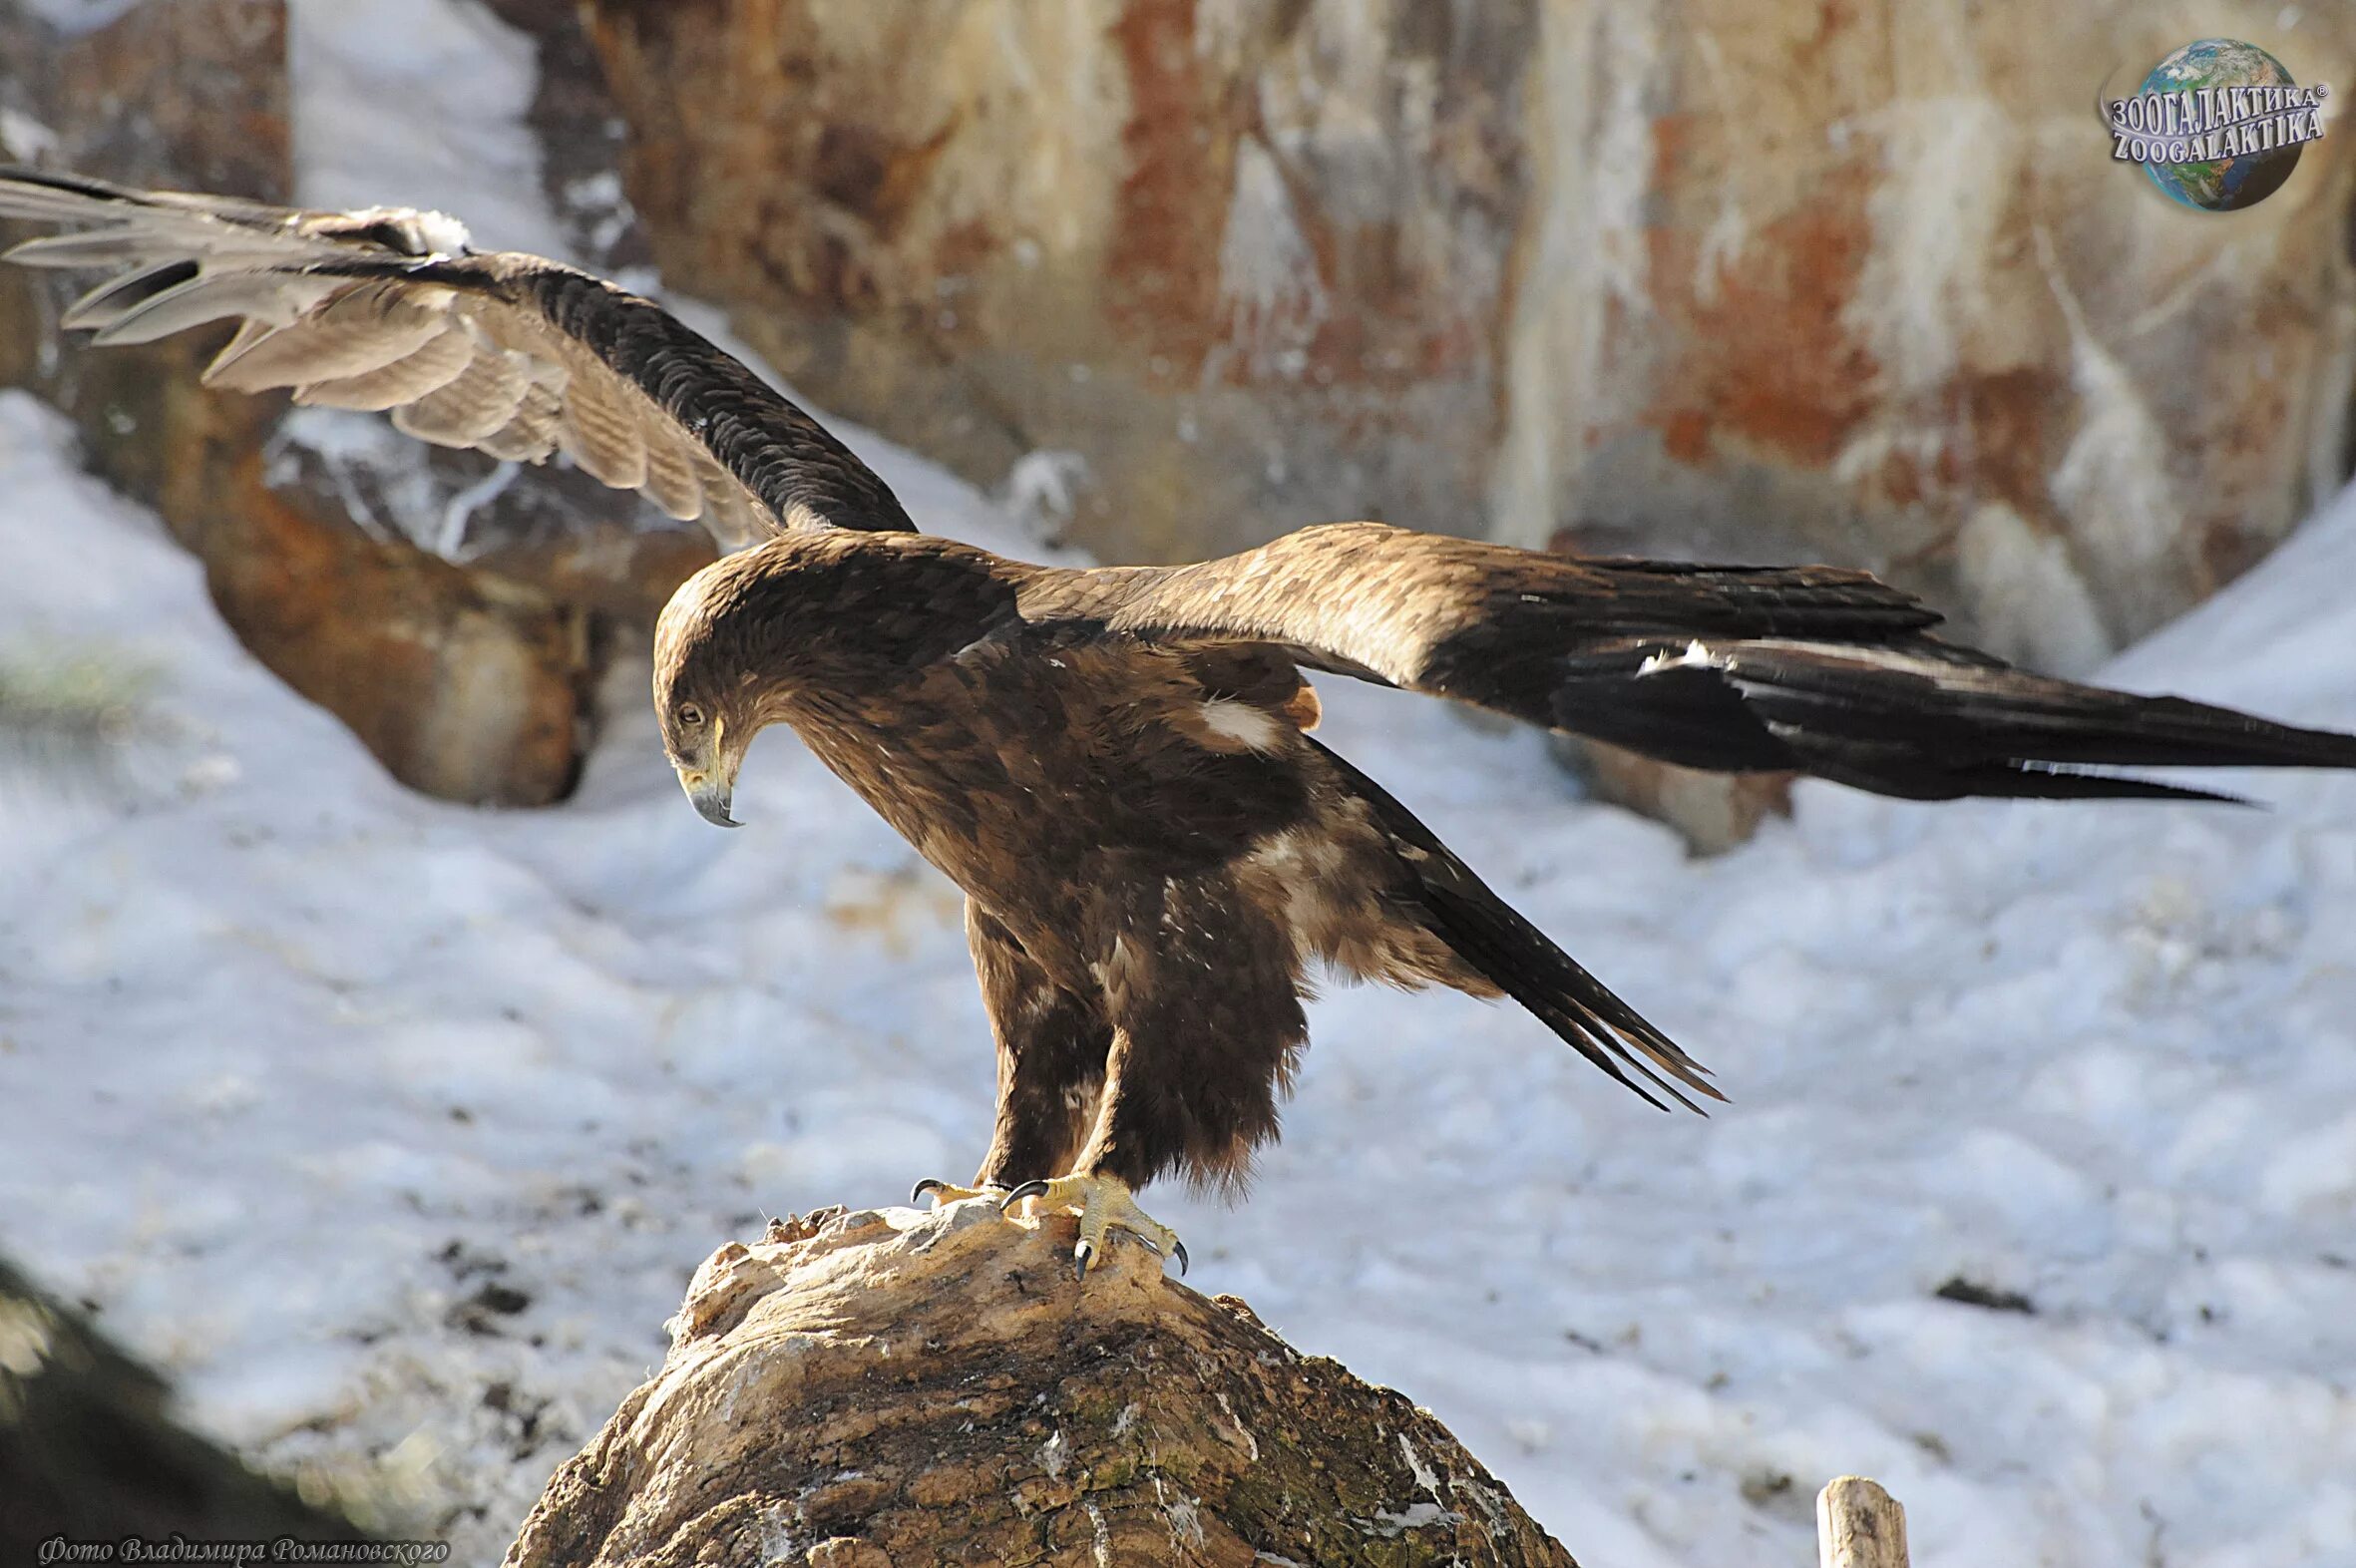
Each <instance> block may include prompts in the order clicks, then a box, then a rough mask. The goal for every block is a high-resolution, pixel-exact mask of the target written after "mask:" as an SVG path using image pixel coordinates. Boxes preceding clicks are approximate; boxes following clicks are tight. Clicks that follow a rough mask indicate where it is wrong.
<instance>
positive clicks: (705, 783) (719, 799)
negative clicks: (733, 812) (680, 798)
mask: <svg viewBox="0 0 2356 1568" xmlns="http://www.w3.org/2000/svg"><path fill="white" fill-rule="evenodd" d="M679 787H680V788H681V789H683V790H685V791H686V792H687V799H688V800H689V801H691V802H693V803H694V806H695V811H696V814H697V815H698V816H700V817H702V818H703V820H704V821H706V822H708V823H710V824H711V825H712V826H713V827H715V828H741V827H743V826H744V824H743V823H741V822H739V821H737V820H736V819H735V818H734V817H731V816H729V815H728V802H729V800H730V798H731V797H732V796H733V795H734V793H735V791H734V790H733V789H732V788H731V787H730V784H729V781H728V780H727V779H724V778H722V777H720V776H719V774H718V773H716V772H714V773H705V772H703V771H701V770H699V769H689V768H681V769H679Z"/></svg>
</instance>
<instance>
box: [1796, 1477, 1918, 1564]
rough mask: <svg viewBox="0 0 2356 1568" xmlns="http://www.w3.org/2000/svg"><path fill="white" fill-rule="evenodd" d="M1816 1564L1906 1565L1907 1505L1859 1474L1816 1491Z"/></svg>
mask: <svg viewBox="0 0 2356 1568" xmlns="http://www.w3.org/2000/svg"><path fill="white" fill-rule="evenodd" d="M1816 1562H1817V1568H1906V1510H1905V1508H1904V1507H1903V1506H1902V1505H1900V1503H1899V1502H1898V1500H1897V1499H1896V1498H1894V1497H1892V1496H1891V1495H1890V1494H1889V1493H1888V1492H1885V1491H1883V1490H1882V1489H1881V1487H1880V1485H1879V1484H1878V1483H1876V1482H1873V1481H1869V1480H1867V1479H1865V1477H1863V1476H1862V1475H1843V1476H1839V1477H1837V1478H1836V1479H1834V1480H1832V1481H1831V1482H1829V1483H1827V1484H1826V1486H1825V1487H1824V1489H1823V1490H1822V1491H1820V1492H1818V1493H1816Z"/></svg>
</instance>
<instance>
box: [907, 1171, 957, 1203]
mask: <svg viewBox="0 0 2356 1568" xmlns="http://www.w3.org/2000/svg"><path fill="white" fill-rule="evenodd" d="M948 1185H949V1183H948V1182H945V1181H943V1180H941V1179H940V1178H939V1177H935V1176H928V1177H926V1178H925V1179H924V1180H923V1181H921V1182H918V1183H917V1184H916V1185H915V1186H914V1187H911V1188H909V1189H908V1201H909V1202H911V1203H922V1202H924V1201H925V1194H926V1193H928V1192H937V1191H939V1190H940V1189H941V1188H943V1187H946V1186H948Z"/></svg>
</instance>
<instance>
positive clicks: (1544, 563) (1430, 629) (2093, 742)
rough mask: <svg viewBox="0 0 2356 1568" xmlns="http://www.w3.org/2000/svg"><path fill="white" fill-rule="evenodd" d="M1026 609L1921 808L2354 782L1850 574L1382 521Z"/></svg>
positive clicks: (2305, 747) (1052, 594)
mask: <svg viewBox="0 0 2356 1568" xmlns="http://www.w3.org/2000/svg"><path fill="white" fill-rule="evenodd" d="M1020 602H1021V607H1022V612H1023V614H1024V616H1025V617H1026V618H1028V619H1031V620H1034V621H1040V620H1047V621H1053V620H1065V621H1070V622H1074V623H1076V624H1078V625H1082V626H1087V627H1092V628H1096V629H1099V630H1101V631H1104V632H1107V633H1111V634H1117V635H1127V636H1134V637H1138V638H1142V639H1146V640H1151V641H1156V642H1170V643H1180V644H1185V643H1192V642H1205V643H1220V642H1255V643H1265V644H1270V645H1274V646H1276V647H1279V648H1282V649H1283V650H1285V652H1286V653H1287V654H1288V655H1289V656H1291V657H1292V658H1294V659H1295V660H1296V661H1297V662H1299V663H1301V664H1304V665H1306V666H1308V667H1311V668H1315V669H1325V670H1333V671H1338V672H1341V673H1345V674H1351V675H1356V676H1359V677H1361V678H1363V679H1369V680H1376V681H1381V682H1385V683H1387V684H1390V685H1394V686H1400V687H1404V688H1407V689H1409V690H1413V691H1423V692H1429V693H1432V694H1434V695H1438V696H1444V697H1453V698H1456V699H1457V700H1459V701H1463V702H1470V703H1475V704H1478V705H1479V706H1482V707H1486V708H1493V709H1496V710H1498V711H1500V712H1504V713H1510V714H1512V715H1513V716H1515V717H1517V718H1522V719H1526V720H1528V721H1530V722H1532V723H1535V724H1542V725H1546V726H1548V727H1550V728H1556V729H1564V730H1569V731H1572V732H1574V733H1576V734H1581V735H1587V736H1590V737H1593V738H1595V739H1599V740H1607V741H1611V742H1614V743H1616V744H1619V745H1623V746H1627V747H1629V748H1631V749H1633V750H1636V751H1640V752H1643V753H1645V754H1647V755H1649V756H1654V757H1658V758H1661V759H1662V760H1664V761H1668V762H1675V763H1680V764H1683V765H1684V766H1687V767H1695V768H1705V769H1710V770H1713V771H1718V772H1748V771H1774V770H1790V771H1795V772H1802V773H1813V774H1816V775H1818V776H1820V777H1823V778H1829V779H1833V780H1836V781H1838V782H1840V783H1843V784H1849V785H1853V786H1855V787H1856V788H1859V789H1865V790H1871V791H1873V792H1875V793H1877V794H1883V795H1896V796H1902V797H1905V798H1908V799H1915V800H1947V799H1954V798H1957V797H1960V796H1966V795H1997V796H2039V797H2047V798H2066V797H2086V796H2115V797H2117V796H2145V797H2153V796H2160V797H2167V796H2172V797H2189V798H2196V799H2222V798H2227V797H2220V796H2214V795H2211V794H2209V793H2207V792H2204V791H2200V790H2193V789H2185V788H2182V787H2179V786H2176V785H2171V784H2163V783H2160V782H2157V781H2154V780H2149V779H2139V778H2132V777H2123V776H2121V775H2118V774H2115V773H2109V772H2104V771H2100V770H2101V769H2104V768H2107V767H2115V766H2147V767H2159V766H2175V767H2225V766H2239V767H2333V768H2351V767H2356V736H2350V735H2342V734H2336V733H2333V732H2331V731H2327V730H2313V729H2299V728H2295V727H2292V726H2290V725H2286V724H2276V723H2272V722H2270V721H2268V720H2265V719H2261V718H2254V717H2252V716H2250V715H2248V714H2246V713H2238V712H2235V711H2233V710H2232V709H2229V708H2220V707H2212V706H2209V705H2207V704H2205V703H2199V702H2190V701H2186V700H2184V699H2182V698H2179V697H2147V696H2135V695H2131V694H2129V693H2126V692H2119V691H2108V690H2104V689H2102V688H2101V687H2096V686H2086V685H2080V684H2078V683H2076V682H2073V681H2067V680H2057V679H2054V678H2051V677H2049V676H2044V675H2037V674H2032V673H2030V672H2029V671H2026V670H2021V669H2016V668H2014V667H2013V666H2011V665H2009V664H2006V663H2005V662H2003V661H2002V660H2001V659H1997V658H1994V657H1991V656H1990V655H1988V654H1985V653H1980V652H1977V651H1975V650H1973V649H1970V648H1965V647H1961V646H1958V645H1956V644H1953V643H1949V642H1943V641H1941V640H1939V639H1938V638H1936V637H1934V636H1931V635H1930V634H1929V628H1930V627H1932V626H1933V625H1935V624H1937V622H1938V619H1939V617H1938V615H1937V613H1936V612H1934V611H1932V610H1930V609H1928V608H1925V607H1924V606H1923V605H1922V604H1921V603H1919V602H1918V601H1916V600H1915V599H1913V598H1910V597H1908V596H1907V595H1906V594H1904V593H1901V592H1899V591H1898V590H1897V589H1895V588H1890V587H1889V586H1888V585H1886V584H1884V583H1881V582H1879V581H1878V580H1876V579H1875V578H1873V577H1871V576H1869V575H1868V574H1865V573H1862V572H1849V571H1842V570H1839V569H1836V568H1830V567H1795V568H1779V567H1778V568H1767V567H1707V566H1690V565H1686V564H1682V563H1676V562H1651V561H1590V560H1579V559H1575V558H1571V557H1565V556H1554V555H1544V554H1540V553H1538V552H1534V551H1525V550H1516V549H1513V548H1512V547H1510V546H1505V545H1496V544H1487V543H1483V542H1480V541H1475V540H1462V539H1453V538H1448V537H1445V536H1440V535H1431V534H1417V533H1411V532H1409V531H1407V530H1404V529H1395V528H1387V527H1384V526H1382V525H1380V524H1375V523H1344V524H1335V525H1332V526H1329V527H1324V528H1311V529H1303V530H1301V531H1300V532H1298V533H1295V534H1289V535H1286V536H1285V537H1284V538H1282V539H1279V540H1276V541H1274V542H1273V543H1271V544H1268V545H1264V546H1262V547H1261V548H1259V549H1257V550H1250V551H1245V552H1243V553H1242V554H1240V555H1235V556H1229V557H1226V558H1224V559H1222V560H1218V561H1210V562H1204V563H1202V564H1200V565H1197V566H1188V567H1169V568H1157V567H1126V568H1116V569H1108V570H1098V571H1094V572H1048V571H1042V572H1040V573H1039V574H1037V576H1036V577H1034V578H1033V579H1032V580H1031V581H1030V582H1029V583H1028V584H1027V585H1026V586H1025V587H1024V588H1023V589H1022V595H1021V600H1020Z"/></svg>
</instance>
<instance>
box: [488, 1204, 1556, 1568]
mask: <svg viewBox="0 0 2356 1568" xmlns="http://www.w3.org/2000/svg"><path fill="white" fill-rule="evenodd" d="M1074 1230H1075V1227H1074V1222H1073V1220H1072V1219H1071V1218H1070V1217H1069V1216H1066V1215H1052V1216H1049V1217H1047V1218H1046V1219H1044V1220H1043V1221H1040V1222H1037V1223H1025V1222H1016V1221H1013V1220H1008V1219H1003V1218H1001V1217H1000V1216H999V1215H998V1213H997V1210H996V1207H995V1205H994V1204H992V1203H991V1202H990V1201H988V1200H987V1199H980V1200H969V1201H967V1202H964V1203H959V1204H953V1205H950V1206H948V1207H946V1208H944V1209H941V1210H939V1211H935V1212H931V1213H919V1212H917V1211H915V1210H911V1209H888V1210H881V1211H873V1210H871V1211H864V1212H857V1213H845V1212H843V1211H841V1210H839V1209H838V1210H828V1211H825V1212H823V1213H820V1214H817V1215H813V1216H811V1217H810V1218H808V1219H806V1220H792V1221H782V1222H776V1223H773V1224H772V1225H771V1227H770V1231H769V1235H768V1237H767V1239H765V1240H764V1241H761V1242H759V1243H756V1244H754V1245H751V1246H745V1245H742V1244H740V1243H731V1244H729V1245H728V1246H725V1247H722V1248H721V1249H720V1250H719V1251H718V1252H716V1253H714V1254H713V1255H712V1256H711V1258H710V1259H709V1260H707V1261H706V1262H705V1263H704V1265H703V1267H702V1268H700V1269H698V1270H697V1271H696V1275H695V1279H694V1283H693V1284H692V1285H691V1286H689V1288H688V1292H687V1299H686V1303H685V1305H684V1306H682V1307H681V1308H680V1310H679V1314H678V1316H677V1317H676V1318H674V1319H672V1320H671V1322H670V1325H669V1329H670V1333H671V1350H670V1354H669V1356H668V1357H667V1358H666V1359H665V1360H664V1363H663V1366H662V1369H661V1370H660V1372H657V1373H656V1374H655V1375H654V1377H653V1378H652V1379H651V1380H649V1381H648V1382H646V1383H644V1384H643V1385H641V1386H640V1387H639V1388H637V1389H636V1390H635V1391H633V1392H632V1393H631V1394H630V1395H629V1396H628V1397H627V1398H625V1399H623V1400H622V1402H621V1407H620V1408H619V1409H618V1410H617V1411H615V1412H614V1414H613V1416H612V1418H611V1419H610V1420H608V1421H607V1422H606V1423H605V1425H604V1428H603V1429H602V1430H601V1431H599V1432H598V1433H597V1435H596V1436H595V1437H594V1438H593V1439H592V1440H591V1441H590V1442H589V1446H588V1447H586V1448H584V1449H583V1450H582V1451H581V1453H579V1454H578V1455H576V1456H575V1457H574V1458H573V1459H571V1460H569V1461H568V1462H567V1463H566V1464H565V1465H564V1466H563V1467H562V1468H560V1469H559V1470H558V1472H557V1474H556V1476H555V1478H554V1479H553V1480H551V1481H550V1483H549V1487H548V1490H547V1492H546V1493H545V1494H544V1495H543V1496H542V1497H541V1499H540V1502H539V1504H538V1505H537V1506H535V1507H534V1509H533V1510H532V1514H531V1517H530V1518H528V1519H527V1520H526V1521H525V1524H524V1528H523V1533H522V1535H521V1536H520V1537H519V1538H518V1539H517V1541H516V1544H515V1545H514V1547H512V1548H511V1549H510V1551H509V1553H508V1558H507V1561H508V1564H509V1565H510V1568H591V1565H620V1564H623V1563H629V1564H645V1565H685V1564H690V1563H753V1562H759V1563H776V1564H791V1565H802V1564H808V1565H810V1568H924V1565H928V1564H935V1563H993V1564H1027V1565H1036V1568H1048V1565H1063V1564H1070V1565H1073V1568H1106V1565H1115V1564H1132V1563H1135V1564H1148V1563H1150V1564H1163V1563H1172V1564H1201V1565H1215V1568H1229V1565H1233V1568H1251V1565H1267V1564H1275V1565H1278V1568H1283V1565H1285V1564H1293V1565H1297V1568H1329V1565H1365V1568H1406V1565H1409V1564H1416V1563H1443V1562H1445V1563H1460V1564H1464V1565H1466V1568H1488V1565H1517V1568H1519V1565H1538V1564H1544V1565H1549V1568H1577V1565H1576V1564H1575V1563H1574V1562H1573V1561H1572V1559H1571V1556H1570V1554H1569V1553H1568V1552H1566V1551H1564V1550H1563V1548H1562V1547H1561V1546H1560V1545H1559V1544H1557V1543H1556V1542H1555V1541H1554V1540H1553V1539H1552V1538H1551V1537H1549V1536H1548V1535H1547V1534H1546V1532H1545V1531H1543V1530H1542V1529H1540V1528H1539V1527H1538V1526H1537V1525H1536V1524H1535V1523H1534V1522H1532V1520H1531V1519H1530V1517H1529V1516H1528V1515H1527V1514H1526V1513H1524V1512H1523V1511H1522V1510H1521V1508H1520V1507H1519V1505H1517V1504H1516V1503H1515V1502H1514V1500H1513V1498H1512V1496H1511V1494H1510V1493H1508V1492H1507V1491H1506V1489H1505V1487H1504V1486H1502V1485H1501V1484H1499V1483H1498V1482H1497V1480H1496V1479H1495V1478H1494V1477H1492V1476H1491V1475H1490V1474H1489V1473H1488V1472H1487V1471H1486V1470H1484V1469H1483V1468H1482V1467H1481V1466H1480V1464H1479V1463H1478V1462H1476V1461H1475V1460H1474V1459H1473V1457H1472V1456H1471V1455H1470V1454H1468V1453H1466V1452H1465V1451H1464V1449H1463V1447H1462V1446H1461V1445H1460V1444H1458V1443H1457V1441H1456V1440H1455V1439H1454V1438H1453V1437H1451V1436H1450V1435H1449V1434H1448V1432H1447V1430H1446V1429H1445V1428H1444V1427H1442V1426H1441V1425H1440V1424H1439V1423H1438V1422H1437V1421H1435V1420H1433V1419H1432V1418H1431V1417H1430V1416H1429V1415H1428V1414H1426V1413H1424V1412H1423V1411H1421V1410H1418V1409H1416V1408H1415V1407H1414V1406H1413V1405H1412V1404H1410V1403H1409V1402H1408V1401H1407V1400H1406V1399H1405V1398H1404V1397H1402V1396H1401V1395H1399V1394H1397V1393H1395V1392H1393V1391H1391V1390H1389V1389H1387V1388H1377V1387H1374V1386H1372V1385H1370V1384H1368V1383H1365V1382H1362V1381H1360V1380H1359V1379H1358V1378H1357V1377H1354V1376H1352V1375H1351V1374H1350V1372H1348V1371H1347V1370H1346V1369H1344V1368H1343V1367H1342V1366H1341V1365H1339V1364H1338V1363H1336V1362H1332V1361H1329V1360H1325V1359H1323V1358H1317V1357H1305V1356H1302V1355H1301V1354H1299V1353H1298V1352H1296V1351H1294V1350H1293V1349H1292V1348H1291V1347H1290V1346H1288V1345H1286V1344H1285V1343H1284V1342H1283V1341H1282V1340H1280V1339H1278V1338H1277V1337H1276V1336H1275V1335H1274V1334H1271V1333H1270V1332H1269V1331H1268V1330H1267V1329H1266V1328H1264V1327H1263V1326H1262V1325H1261V1323H1260V1321H1259V1320H1258V1319H1257V1318H1255V1317H1253V1315H1252V1313H1251V1310H1250V1309H1249V1308H1247V1307H1246V1306H1245V1305H1244V1304H1243V1303H1242V1302H1240V1301H1237V1300H1235V1299H1233V1298H1231V1297H1220V1298H1216V1299H1210V1298H1205V1297H1203V1296H1199V1295H1197V1294H1196V1293H1195V1292H1193V1291H1190V1290H1188V1289H1186V1288H1185V1287H1184V1286H1183V1285H1180V1284H1179V1283H1177V1282H1176V1281H1175V1280H1166V1279H1165V1278H1164V1277H1163V1274H1162V1265H1161V1263H1160V1261H1159V1260H1157V1259H1156V1258H1154V1257H1153V1256H1152V1255H1151V1254H1150V1253H1148V1252H1147V1251H1146V1250H1145V1249H1144V1248H1142V1247H1140V1246H1136V1245H1134V1244H1128V1243H1125V1242H1122V1241H1116V1242H1115V1244H1114V1245H1113V1247H1112V1248H1111V1249H1110V1256H1108V1257H1106V1258H1104V1259H1102V1260H1101V1261H1099V1262H1098V1263H1097V1264H1096V1265H1095V1266H1094V1267H1093V1268H1091V1270H1090V1271H1089V1275H1088V1278H1087V1280H1086V1281H1085V1282H1084V1283H1083V1282H1081V1281H1079V1280H1076V1279H1075V1278H1074V1277H1073V1271H1072V1263H1071V1249H1072V1244H1073V1241H1074Z"/></svg>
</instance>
